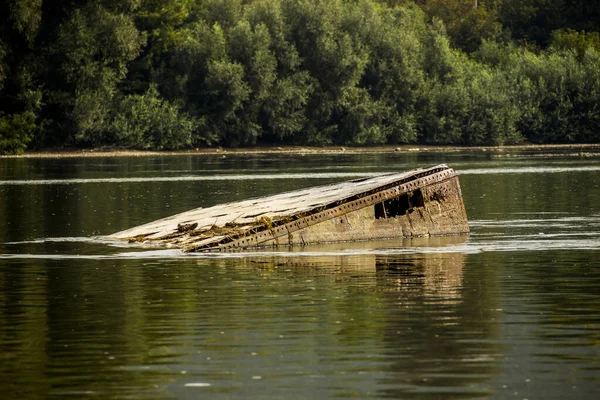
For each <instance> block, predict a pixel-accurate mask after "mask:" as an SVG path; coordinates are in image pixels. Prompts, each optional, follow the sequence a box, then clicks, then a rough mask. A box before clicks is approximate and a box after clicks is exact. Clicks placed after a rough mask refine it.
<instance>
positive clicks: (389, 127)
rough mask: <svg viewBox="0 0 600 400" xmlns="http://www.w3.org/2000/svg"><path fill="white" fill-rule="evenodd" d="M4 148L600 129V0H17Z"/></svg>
mask: <svg viewBox="0 0 600 400" xmlns="http://www.w3.org/2000/svg"><path fill="white" fill-rule="evenodd" d="M0 15H1V17H0V21H1V24H0V153H14V152H21V151H23V150H25V149H26V148H28V146H30V147H33V148H44V147H63V146H118V147H127V148H140V149H150V148H151V149H177V148H185V147H189V146H199V145H200V146H207V145H208V146H210V145H222V146H248V145H255V144H308V145H328V144H330V145H341V144H348V145H370V144H400V143H425V144H460V145H500V144H511V143H518V142H523V141H529V142H535V143H572V142H600V130H599V129H598V128H599V127H600V83H599V82H600V73H599V72H598V71H599V70H600V55H599V51H600V39H599V33H598V32H600V5H598V6H596V5H590V4H588V2H582V1H578V0H526V1H522V0H519V1H516V0H487V1H484V0H479V1H476V0H451V1H450V0H420V1H416V2H415V3H413V2H411V1H406V0H396V1H394V0H388V1H375V0H245V1H244V0H171V1H165V0H148V1H141V0H125V1H116V0H99V1H89V0H56V1H53V2H50V1H49V0H7V1H5V2H3V3H2V5H0Z"/></svg>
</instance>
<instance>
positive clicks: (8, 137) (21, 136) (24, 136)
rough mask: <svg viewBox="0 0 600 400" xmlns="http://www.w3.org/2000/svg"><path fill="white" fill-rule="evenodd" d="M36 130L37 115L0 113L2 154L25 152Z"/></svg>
mask: <svg viewBox="0 0 600 400" xmlns="http://www.w3.org/2000/svg"><path fill="white" fill-rule="evenodd" d="M35 129H36V124H35V114H34V113H33V112H31V111H26V112H24V113H21V114H12V115H4V113H2V112H1V111H0V154H20V153H23V152H24V151H25V149H26V148H27V145H28V144H29V142H31V139H32V138H33V133H34V131H35Z"/></svg>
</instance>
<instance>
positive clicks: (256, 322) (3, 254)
mask: <svg viewBox="0 0 600 400" xmlns="http://www.w3.org/2000/svg"><path fill="white" fill-rule="evenodd" d="M438 163H447V164H449V165H450V166H451V167H453V168H454V169H455V170H456V171H457V172H458V173H459V178H460V183H461V187H462V191H463V195H464V200H465V206H466V209H467V214H468V216H469V220H470V224H471V230H472V233H471V234H470V235H469V236H458V237H449V238H430V239H419V240H412V241H411V240H390V241H382V242H365V243H355V244H341V245H340V244H338V245H331V246H315V247H307V248H303V249H295V250H294V251H288V250H286V249H283V250H277V251H253V252H243V253H233V254H210V255H206V254H205V255H183V254H180V253H179V252H177V251H174V250H168V249H161V248H152V249H148V248H139V247H130V246H129V245H119V246H116V245H114V244H113V243H107V242H105V241H103V240H102V239H101V236H102V235H106V234H110V233H113V232H116V231H119V230H123V229H126V228H129V227H132V226H135V225H138V224H141V223H145V222H149V221H152V220H154V219H157V218H160V217H164V216H168V215H172V214H175V213H178V212H182V211H187V210H189V209H191V208H196V207H199V206H203V207H207V206H211V205H214V204H218V203H222V202H229V201H235V200H242V199H247V198H250V197H256V196H262V195H267V194H274V193H279V192H282V191H286V190H293V189H298V188H302V187H308V186H313V185H321V184H326V183H332V182H339V181H342V180H347V179H351V178H356V177H361V176H368V175H373V174H379V173H385V172H397V171H404V170H409V169H412V168H416V167H426V166H432V165H435V164H438ZM599 174H600V155H599V154H589V153H579V152H577V151H575V150H572V149H571V150H554V151H549V150H548V151H546V152H545V153H544V154H541V153H539V152H535V151H512V152H506V151H505V152H499V151H498V152H497V151H491V152H490V151H488V152H483V151H471V152H451V153H418V152H399V153H391V154H362V155H356V154H354V155H352V154H340V155H263V156H257V155H253V156H248V155H246V156H243V155H237V156H233V155H225V156H223V155H222V154H219V155H215V156H193V155H190V156H187V155H180V156H163V157H107V158H100V157H98V158H65V159H6V158H5V159H0V392H1V393H2V398H3V399H25V398H28V399H36V398H53V399H58V398H60V399H63V398H73V399H81V398H102V399H140V398H149V399H204V398H223V399H242V398H243V399H275V398H282V399H307V398H313V399H321V398H362V399H371V398H401V399H405V398H407V399H410V398H419V399H421V398H422V399H438V398H498V399H499V398H502V399H507V398H515V399H567V398H577V399H595V398H599V396H600V180H599V179H598V176H599Z"/></svg>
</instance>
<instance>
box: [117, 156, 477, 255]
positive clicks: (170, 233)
mask: <svg viewBox="0 0 600 400" xmlns="http://www.w3.org/2000/svg"><path fill="white" fill-rule="evenodd" d="M444 182H445V183H444ZM436 185H437V186H439V188H438V189H436V190H438V191H437V192H435V191H433V192H431V193H429V192H427V191H426V190H425V189H426V188H427V187H432V188H433V187H436ZM440 185H441V186H440ZM421 189H423V190H424V191H425V193H428V195H427V196H428V197H427V199H426V200H427V204H428V205H430V204H429V203H432V201H433V202H435V205H436V206H437V207H438V211H440V212H439V213H438V211H436V210H433V209H432V210H430V211H431V212H433V214H432V215H434V214H435V215H437V214H441V210H442V207H441V206H442V205H446V207H445V208H446V209H448V210H449V211H451V212H452V213H454V214H456V215H454V216H453V215H449V216H448V218H450V219H453V220H455V221H454V222H453V223H451V224H449V225H448V226H444V227H440V226H438V225H439V224H438V225H435V223H434V222H433V219H431V218H430V220H431V223H429V225H431V224H433V225H432V226H430V227H427V229H426V230H423V229H418V227H417V229H415V230H414V233H413V232H411V231H410V230H407V229H405V228H403V229H402V230H400V232H399V231H398V229H395V228H394V227H393V226H392V227H391V229H390V227H387V228H385V229H383V230H382V231H381V232H374V233H373V232H369V231H372V230H373V229H371V228H372V227H369V226H367V225H365V222H368V221H369V220H371V222H372V223H373V224H374V226H375V227H377V226H381V227H383V226H385V223H384V221H381V222H378V221H377V219H380V218H381V216H379V217H378V216H377V215H376V211H373V210H371V208H372V207H371V208H369V209H368V210H367V212H366V213H365V212H364V211H363V214H365V215H364V216H362V217H361V223H360V224H359V225H364V226H363V229H367V230H369V231H367V232H364V233H363V234H361V232H360V231H357V229H354V228H348V229H347V231H346V232H345V233H344V234H339V235H336V234H331V235H328V234H327V233H326V232H325V233H324V234H321V233H319V229H316V228H315V229H312V231H307V232H304V231H305V230H306V229H307V228H309V227H311V226H315V225H319V224H321V223H323V222H324V221H327V220H329V219H332V218H336V217H339V216H340V215H345V214H348V215H354V214H352V213H355V212H357V211H359V210H361V209H363V208H366V207H370V206H373V205H375V204H383V206H380V208H381V209H382V210H383V211H382V212H383V213H384V214H386V209H387V208H389V207H395V206H394V204H395V203H385V204H387V206H386V205H385V204H384V202H390V201H392V202H393V201H395V200H394V199H396V201H399V200H398V199H399V198H400V196H403V195H404V197H406V196H407V193H413V192H414V193H416V192H415V191H416V190H418V191H419V196H421V197H422V196H423V193H422V192H421ZM442 189H443V190H442ZM434 192H435V193H437V194H435V195H434ZM442 192H443V193H445V194H444V195H443V196H442V195H440V193H442ZM449 193H450V194H452V195H450V196H449V195H448V194H449ZM436 196H437V197H436ZM442 197H444V199H445V200H444V201H442ZM406 198H407V200H406V201H408V202H409V203H410V198H409V197H406ZM403 201H404V200H403ZM419 201H420V200H419ZM432 204H433V203H432ZM409 205H410V204H409ZM409 208H410V213H412V211H413V210H414V209H417V210H419V213H421V214H422V213H423V212H425V211H426V210H427V206H426V204H425V203H424V202H423V204H419V205H418V206H417V207H409ZM405 211H406V212H405V213H408V211H409V209H408V208H407V209H406V210H405ZM430 211H427V212H430ZM357 215H358V214H357ZM403 216H404V215H394V216H393V217H394V220H396V219H397V220H398V221H397V222H398V223H399V226H403V225H402V220H401V218H400V217H403ZM385 219H388V218H387V215H385ZM405 219H406V218H405ZM413 219H415V218H414V216H413V218H411V217H410V216H408V218H407V221H405V222H409V223H411V221H412V220H413ZM388 222H389V221H388ZM427 224H428V223H425V225H427ZM323 228H324V226H321V227H320V229H321V230H322V229H323ZM335 228H336V229H337V227H335ZM396 228H397V227H396ZM303 230H304V231H303ZM338 230H339V229H338ZM295 232H299V233H300V234H301V235H300V236H298V237H296V238H294V233H295ZM464 232H468V223H467V221H466V213H465V211H464V205H463V204H462V194H461V193H460V187H459V186H458V179H457V177H456V175H455V173H454V171H453V170H452V169H450V168H448V166H446V165H438V166H436V167H433V168H428V169H418V170H414V171H409V172H405V173H398V174H388V175H382V176H377V177H371V178H363V179H356V180H352V181H347V182H341V183H337V184H332V185H326V186H319V187H313V188H308V189H302V190H297V191H293V192H287V193H282V194H278V195H274V196H268V197H262V198H256V199H251V200H245V201H241V202H235V203H227V204H221V205H217V206H213V207H209V208H198V209H195V210H191V211H187V212H184V213H181V214H177V215H174V216H171V217H168V218H163V219H160V220H158V221H154V222H151V223H148V224H145V225H141V226H138V227H135V228H132V229H128V230H125V231H122V232H118V233H115V234H113V235H110V236H109V237H108V238H109V239H114V240H128V241H138V242H144V243H151V244H165V245H174V246H177V247H180V248H182V249H184V250H186V251H203V250H233V249H236V248H246V247H257V246H270V245H273V246H277V245H293V244H308V243H314V242H327V241H343V240H364V239H370V238H375V237H377V238H381V237H386V235H387V237H396V236H419V235H421V236H422V235H430V234H433V235H436V234H453V233H464ZM307 240H308V241H307Z"/></svg>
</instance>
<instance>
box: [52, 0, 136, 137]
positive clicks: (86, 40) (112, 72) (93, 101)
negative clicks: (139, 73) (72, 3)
mask: <svg viewBox="0 0 600 400" xmlns="http://www.w3.org/2000/svg"><path fill="white" fill-rule="evenodd" d="M132 7H133V6H132ZM143 43H144V38H143V35H141V34H140V32H139V31H138V30H137V28H136V27H135V25H134V23H133V20H132V18H131V16H130V15H127V14H124V13H119V12H111V11H110V10H109V9H107V8H105V7H103V6H102V5H101V4H96V3H91V2H90V3H88V4H87V5H85V6H84V7H82V8H75V9H73V10H72V12H71V13H70V15H69V17H68V19H67V20H66V21H65V22H64V23H62V24H61V25H60V27H59V28H58V38H57V41H56V44H55V46H54V48H53V53H54V54H55V55H56V56H57V57H60V70H61V72H62V73H63V77H64V78H63V79H64V81H63V82H62V85H61V88H60V89H59V91H57V93H55V94H54V96H53V99H52V100H53V101H56V102H57V103H58V105H59V106H60V107H61V108H62V109H63V110H65V112H66V113H67V114H66V117H67V121H68V122H67V124H68V125H67V128H69V130H70V131H71V132H72V136H71V140H74V141H75V142H77V143H83V144H86V143H89V144H93V145H97V144H101V143H103V142H104V140H105V138H104V134H105V132H106V130H107V128H108V126H109V120H108V117H109V115H110V112H111V110H112V107H113V106H114V100H115V98H116V96H117V94H118V87H117V86H118V84H119V83H120V82H121V81H122V80H123V79H124V78H125V76H126V73H127V63H128V62H129V61H131V60H133V59H134V58H135V57H136V56H138V55H139V54H140V49H141V47H142V45H143Z"/></svg>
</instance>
